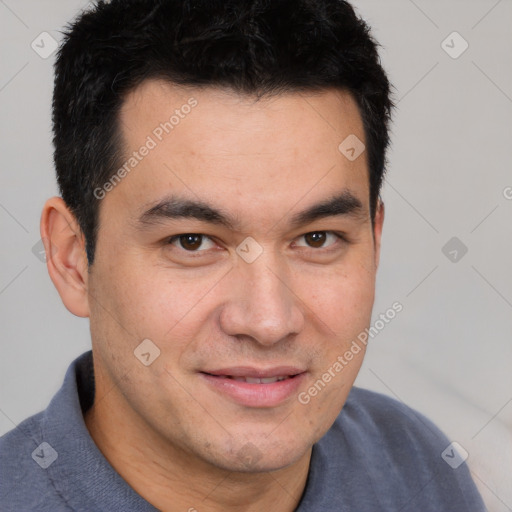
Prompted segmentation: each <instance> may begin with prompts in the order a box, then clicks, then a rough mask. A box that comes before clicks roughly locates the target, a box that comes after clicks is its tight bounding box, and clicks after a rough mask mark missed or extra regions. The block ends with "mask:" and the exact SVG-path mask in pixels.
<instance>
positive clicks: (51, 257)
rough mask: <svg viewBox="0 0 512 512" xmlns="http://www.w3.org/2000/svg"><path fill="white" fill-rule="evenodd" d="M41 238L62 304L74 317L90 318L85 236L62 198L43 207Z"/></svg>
mask: <svg viewBox="0 0 512 512" xmlns="http://www.w3.org/2000/svg"><path fill="white" fill-rule="evenodd" d="M41 238H42V240H43V243H44V247H45V251H46V266H47V268H48V273H49V274H50V278H51V280H52V281H53V284H54V285H55V288H57V291H58V292H59V295H60V298H61V299H62V302H63V303H64V305H65V306H66V308H67V309H68V310H69V311H70V312H71V313H73V314H74V315H76V316H81V317H88V316H89V301H88V293H87V284H88V281H87V278H88V262H87V256H86V252H85V237H84V236H83V234H82V231H81V229H80V226H79V225H78V222H77V221H76V218H75V216H74V215H73V214H72V213H71V211H70V210H69V208H68V207H67V206H66V203H65V202H64V200H63V199H62V198H61V197H52V198H51V199H48V201H46V203H45V205H44V207H43V212H42V214H41Z"/></svg>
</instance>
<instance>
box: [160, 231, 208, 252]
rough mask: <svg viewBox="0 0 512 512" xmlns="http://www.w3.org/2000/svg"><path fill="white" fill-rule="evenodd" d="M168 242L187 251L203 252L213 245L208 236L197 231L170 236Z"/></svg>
mask: <svg viewBox="0 0 512 512" xmlns="http://www.w3.org/2000/svg"><path fill="white" fill-rule="evenodd" d="M169 244H170V245H174V246H175V247H177V248H180V249H184V250H185V251H188V252H203V251H204V250H206V249H211V248H212V247H213V246H214V245H215V244H214V243H213V241H212V240H211V239H210V238H209V237H208V236H206V235H200V234H197V233H185V234H183V235H175V236H173V237H171V239H170V240H169Z"/></svg>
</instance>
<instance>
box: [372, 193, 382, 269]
mask: <svg viewBox="0 0 512 512" xmlns="http://www.w3.org/2000/svg"><path fill="white" fill-rule="evenodd" d="M383 224H384V203H383V202H382V200H381V199H379V200H378V202H377V209H376V211H375V220H374V223H373V240H374V243H375V268H377V267H378V266H379V261H380V242H381V238H382V226H383Z"/></svg>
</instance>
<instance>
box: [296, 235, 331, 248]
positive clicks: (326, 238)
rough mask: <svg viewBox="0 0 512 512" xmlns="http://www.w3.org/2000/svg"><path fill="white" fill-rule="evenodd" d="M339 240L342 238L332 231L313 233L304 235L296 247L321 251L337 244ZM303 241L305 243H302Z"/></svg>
mask: <svg viewBox="0 0 512 512" xmlns="http://www.w3.org/2000/svg"><path fill="white" fill-rule="evenodd" d="M339 239H340V236H339V235H336V234H335V233H332V232H331V231H312V232H311V233H306V234H305V235H302V236H301V237H300V238H299V242H297V244H296V245H298V246H301V247H313V248H315V249H320V248H323V247H329V246H331V245H333V244H335V243H336V242H337V241H339ZM301 240H304V242H305V243H301Z"/></svg>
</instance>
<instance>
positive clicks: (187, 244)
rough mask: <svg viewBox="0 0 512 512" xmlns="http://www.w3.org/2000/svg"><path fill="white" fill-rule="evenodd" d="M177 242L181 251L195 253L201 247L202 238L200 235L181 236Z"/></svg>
mask: <svg viewBox="0 0 512 512" xmlns="http://www.w3.org/2000/svg"><path fill="white" fill-rule="evenodd" d="M179 240H180V244H181V246H182V247H183V249H186V250H187V251H195V250H196V249H199V247H201V244H202V242H203V237H202V235H195V234H192V235H181V236H180V239H179Z"/></svg>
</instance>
